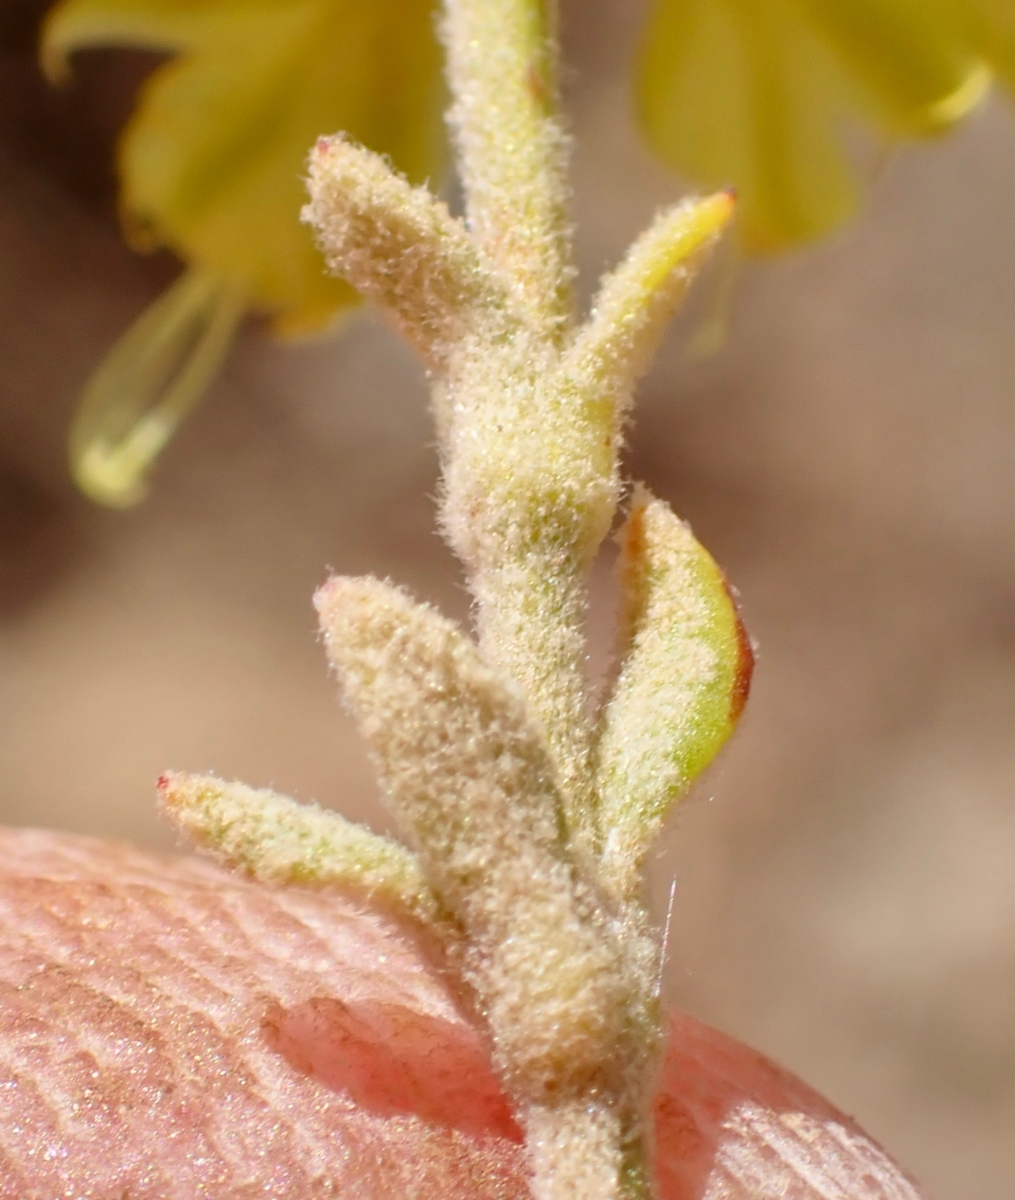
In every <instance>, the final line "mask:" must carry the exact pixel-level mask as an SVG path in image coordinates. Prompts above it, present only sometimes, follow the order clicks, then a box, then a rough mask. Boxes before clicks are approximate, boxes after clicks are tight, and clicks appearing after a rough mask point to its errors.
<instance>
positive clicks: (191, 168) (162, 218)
mask: <svg viewBox="0 0 1015 1200" xmlns="http://www.w3.org/2000/svg"><path fill="white" fill-rule="evenodd" d="M100 44H101V45H106V44H129V45H143V46H152V47H155V48H162V49H172V50H178V51H179V52H180V53H179V54H178V56H177V57H176V58H174V59H173V60H171V61H170V62H169V63H167V64H165V65H163V66H161V67H159V68H158V69H157V70H156V71H155V72H154V73H153V74H152V76H151V77H150V78H149V80H148V82H147V84H146V85H145V87H144V88H143V90H142V93H141V97H140V101H139V104H138V107H137V110H136V111H135V113H134V116H133V117H132V119H131V121H130V123H129V125H128V127H127V129H126V131H125V133H124V136H123V138H122V141H121V145H120V175H121V181H122V208H123V212H124V217H125V221H126V223H127V227H128V232H129V234H130V236H131V238H132V240H133V241H134V242H135V243H136V244H138V245H139V246H143V247H151V246H156V245H167V246H169V247H171V248H172V249H173V250H175V251H176V252H177V253H178V254H180V255H181V257H183V258H185V259H187V260H188V261H189V262H190V263H191V264H193V265H194V266H195V267H196V268H197V269H199V270H201V271H203V272H204V273H205V274H209V275H214V276H216V277H218V278H221V279H226V280H231V281H234V282H235V283H236V284H237V285H238V286H242V287H243V288H244V289H245V290H246V291H247V293H248V295H249V296H250V299H251V302H252V303H254V304H255V305H257V306H258V307H261V308H264V309H267V310H268V311H271V312H273V313H275V314H276V325H277V327H278V328H280V329H282V330H283V331H284V332H303V331H308V332H309V331H313V330H314V329H317V328H321V327H322V326H325V325H326V324H328V322H329V321H330V320H331V318H332V317H333V316H334V314H335V313H336V311H337V310H338V309H339V308H341V307H343V306H345V305H347V304H349V303H352V302H353V301H354V299H355V296H354V293H353V292H352V290H351V289H350V288H349V287H348V286H347V285H345V284H344V283H342V282H341V281H339V280H335V279H332V278H330V277H329V276H327V275H326V274H325V273H324V270H323V267H322V264H321V260H320V256H319V255H318V253H317V251H316V250H315V248H314V245H313V241H312V238H311V235H310V233H309V231H308V230H307V229H306V228H304V227H303V226H302V225H301V224H300V222H299V212H300V208H301V206H302V204H303V202H304V192H303V184H302V176H303V174H304V170H305V163H306V156H307V152H308V150H309V149H310V147H311V145H313V143H314V141H315V140H316V139H317V138H318V137H319V136H320V135H322V134H327V133H333V132H335V131H336V130H339V129H341V130H344V131H346V132H347V133H348V134H349V135H350V136H351V137H352V138H354V139H355V140H357V141H361V142H363V143H364V144H365V145H367V146H369V147H370V148H371V149H374V150H377V151H379V152H382V153H385V154H389V155H390V156H391V157H392V159H393V160H394V162H395V164H396V165H397V166H398V167H399V168H400V169H401V170H403V171H404V172H405V173H406V174H407V175H409V177H410V178H412V179H414V180H416V181H420V180H422V179H424V178H426V177H428V176H430V175H432V174H434V173H435V172H436V171H437V170H439V168H440V163H441V145H442V128H441V109H442V107H443V99H442V90H441V84H440V71H439V55H438V50H437V46H436V41H435V38H434V32H433V20H432V13H431V3H430V0H200V2H198V0H64V3H63V4H61V5H59V6H58V7H57V8H56V9H55V10H54V12H53V14H52V16H51V18H50V20H49V22H48V24H47V27H46V30H45V38H44V47H43V58H44V61H45V62H46V64H47V65H48V66H49V68H50V69H51V70H53V71H56V70H59V66H60V63H61V62H63V61H64V60H65V59H66V56H67V55H68V54H69V53H70V52H72V51H73V50H75V49H77V48H79V47H83V46H94V45H100Z"/></svg>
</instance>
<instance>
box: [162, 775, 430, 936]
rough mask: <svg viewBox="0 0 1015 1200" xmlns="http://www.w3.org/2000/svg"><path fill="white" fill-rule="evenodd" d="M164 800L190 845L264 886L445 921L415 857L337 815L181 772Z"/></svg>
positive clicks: (166, 781)
mask: <svg viewBox="0 0 1015 1200" xmlns="http://www.w3.org/2000/svg"><path fill="white" fill-rule="evenodd" d="M158 792H159V800H160V802H161V804H162V806H163V808H164V809H165V810H166V812H167V813H168V814H169V816H170V817H171V818H172V820H173V821H174V822H175V823H176V825H177V826H178V827H179V828H180V829H181V830H182V831H183V832H184V833H186V834H187V835H188V837H190V838H192V839H193V840H194V841H195V842H197V844H198V845H200V846H202V847H204V848H205V849H207V850H208V851H209V852H210V853H211V854H212V855H214V856H215V857H216V858H217V859H218V860H219V861H220V862H223V863H225V864H227V865H228V866H231V867H239V868H242V869H243V870H245V871H248V872H249V873H250V874H251V875H252V876H253V877H254V878H255V879H258V880H260V881H261V882H262V883H277V884H286V883H293V884H303V885H307V886H312V887H333V888H334V887H338V888H344V889H346V890H351V891H353V892H359V893H361V894H362V895H364V896H365V897H366V898H367V899H368V900H371V901H373V902H374V903H376V904H378V905H380V906H381V907H387V908H389V909H391V910H392V911H394V912H395V913H396V914H397V915H399V916H402V917H410V918H412V919H414V920H417V921H422V922H424V923H425V924H430V925H436V924H437V923H438V921H439V920H440V919H441V918H442V916H443V914H442V913H441V911H440V906H439V905H438V903H437V900H436V897H435V896H434V894H433V892H432V891H431V890H430V886H429V884H428V883H427V880H426V877H425V876H424V874H423V872H422V869H421V868H420V865H419V863H418V862H417V860H416V858H415V856H414V855H413V854H412V853H411V851H409V850H407V849H406V848H405V847H404V846H402V845H400V844H399V843H398V842H395V841H392V839H391V838H386V837H382V836H380V835H379V834H376V833H373V832H372V831H371V830H369V829H367V828H366V827H365V826H363V825H357V824H356V823H355V822H353V821H347V820H346V819H345V818H344V817H342V816H340V815H339V814H338V813H336V812H331V811H330V810H328V809H322V808H319V807H318V806H317V805H316V804H299V803H297V802H296V801H295V800H290V799H289V797H288V796H280V795H278V794H277V793H275V792H272V791H268V790H267V789H264V788H262V789H255V788H251V787H247V786H246V785H245V784H242V783H226V782H225V781H224V780H221V779H216V778H215V777H214V776H212V775H189V774H185V773H182V772H178V771H170V772H167V773H166V774H164V775H162V776H161V777H160V779H159V782H158Z"/></svg>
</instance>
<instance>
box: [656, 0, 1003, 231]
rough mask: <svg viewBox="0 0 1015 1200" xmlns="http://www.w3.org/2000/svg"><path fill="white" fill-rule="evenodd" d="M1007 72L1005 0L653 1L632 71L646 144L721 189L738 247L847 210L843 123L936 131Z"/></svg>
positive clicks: (851, 199) (850, 199)
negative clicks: (731, 203)
mask: <svg viewBox="0 0 1015 1200" xmlns="http://www.w3.org/2000/svg"><path fill="white" fill-rule="evenodd" d="M995 72H996V73H997V74H999V75H1000V76H1001V77H1002V78H1004V79H1006V80H1007V81H1008V82H1009V83H1013V82H1015V2H1013V0H655V3H654V7H653V9H652V13H651V16H650V19H649V24H648V28H647V30H646V36H645V39H644V43H643V48H642V57H641V64H640V73H639V81H638V91H639V107H640V112H641V117H642V121H643V124H644V127H645V129H646V132H647V134H648V137H649V139H650V141H651V143H652V145H653V147H654V149H655V150H656V151H657V152H658V153H659V154H660V156H661V157H662V158H663V159H664V160H665V161H666V162H667V163H669V164H670V165H671V166H673V167H674V168H675V169H676V170H678V171H680V172H681V173H683V174H685V175H686V176H687V177H688V178H690V179H692V180H694V181H695V182H696V183H701V184H707V185H709V186H728V185H732V186H734V187H735V188H736V189H737V193H738V198H739V200H740V205H739V213H740V220H741V227H740V228H741V234H742V237H743V239H744V242H745V244H746V245H747V246H748V248H753V249H778V248H780V247H783V246H785V245H787V244H790V243H792V242H795V241H798V240H801V239H804V238H808V237H814V236H816V235H818V234H821V233H824V232H826V231H827V230H829V229H831V228H833V227H834V226H835V225H836V224H838V223H839V222H840V221H842V220H843V219H845V218H846V217H847V216H848V215H849V214H850V213H851V212H853V210H854V209H855V207H856V204H857V199H858V186H857V181H856V176H855V172H854V169H853V167H852V165H851V163H850V160H849V156H848V152H847V150H846V148H845V146H844V139H843V135H844V133H845V132H846V131H847V130H848V128H849V123H850V121H851V120H854V121H855V120H857V119H859V120H860V121H861V122H866V123H868V124H871V125H873V126H874V127H875V128H877V129H878V130H880V131H881V133H882V135H883V136H886V137H888V138H892V139H894V138H899V137H916V136H922V135H925V134H930V133H934V132H936V131H938V130H941V129H945V128H947V127H948V126H950V125H952V124H953V123H954V122H956V121H957V120H959V119H960V118H962V117H963V116H965V115H966V114H967V113H968V112H969V111H970V110H971V109H972V108H974V107H975V106H976V105H977V104H978V103H979V102H980V100H981V99H982V98H983V97H984V95H985V94H986V92H987V90H988V88H989V86H990V81H991V78H992V74H993V73H995Z"/></svg>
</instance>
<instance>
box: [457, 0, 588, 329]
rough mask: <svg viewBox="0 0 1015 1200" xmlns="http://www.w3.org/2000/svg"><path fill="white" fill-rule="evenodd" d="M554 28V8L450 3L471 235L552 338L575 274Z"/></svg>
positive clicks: (503, 0) (536, 0)
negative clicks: (570, 240) (568, 216)
mask: <svg viewBox="0 0 1015 1200" xmlns="http://www.w3.org/2000/svg"><path fill="white" fill-rule="evenodd" d="M555 26H556V0H543V2H540V0H446V3H445V17H444V24H443V30H442V33H443V38H444V44H445V47H446V50H447V64H448V65H447V72H448V80H449V82H450V85H451V91H452V95H453V97H454V103H453V105H452V108H451V111H450V113H449V121H450V124H451V127H452V130H453V132H454V135H455V140H456V143H457V148H458V164H459V172H460V174H461V178H462V184H463V186H464V189H465V197H466V215H467V218H468V223H469V227H470V229H471V231H472V233H473V235H474V237H475V238H476V240H477V243H478V244H479V246H480V247H481V248H482V249H483V250H484V251H485V253H486V254H487V255H488V257H489V258H490V260H491V262H493V263H494V264H495V265H496V266H497V267H498V268H500V270H501V271H503V273H504V275H505V276H506V277H507V278H508V279H509V281H510V284H511V286H512V288H513V289H514V290H515V292H516V295H517V298H518V301H519V304H520V307H521V308H522V309H523V310H524V312H525V313H526V314H527V316H528V317H529V319H530V320H531V321H532V322H533V324H534V325H536V326H537V327H538V328H540V329H541V330H543V331H544V332H546V333H548V334H549V335H550V336H551V337H552V338H553V339H554V340H556V339H558V338H559V337H560V336H562V334H563V331H564V329H565V328H566V326H567V324H568V323H569V322H570V319H571V301H570V286H569V284H570V280H571V276H572V270H571V266H570V262H569V236H568V233H569V230H568V223H567V196H568V190H567V181H566V169H567V153H566V139H565V137H564V135H563V132H562V130H561V127H560V124H559V121H558V119H557V49H556V47H557V41H556V37H555V36H554V35H555Z"/></svg>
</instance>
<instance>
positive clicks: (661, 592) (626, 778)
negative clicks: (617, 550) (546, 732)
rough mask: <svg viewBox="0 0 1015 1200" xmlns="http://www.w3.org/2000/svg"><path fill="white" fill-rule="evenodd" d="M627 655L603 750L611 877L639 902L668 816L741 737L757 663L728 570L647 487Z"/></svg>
mask: <svg viewBox="0 0 1015 1200" xmlns="http://www.w3.org/2000/svg"><path fill="white" fill-rule="evenodd" d="M621 538H622V554H621V561H620V576H621V584H622V587H623V592H624V604H625V609H626V611H625V614H624V618H625V619H624V627H623V639H624V643H625V644H624V653H623V656H622V658H621V663H620V668H619V672H618V675H617V679H616V682H615V684H614V688H613V693H612V696H611V698H610V700H609V703H608V704H607V705H606V707H605V709H604V712H603V718H602V723H601V730H600V739H599V746H598V772H597V782H598V787H599V795H600V802H601V805H602V809H601V827H602V829H603V831H604V836H605V846H604V850H603V870H604V876H605V878H606V881H607V883H608V885H609V886H610V887H611V888H613V890H614V891H615V892H616V893H617V894H618V895H619V896H620V897H622V898H624V899H630V898H632V897H633V895H634V893H636V891H637V889H638V888H639V887H640V867H641V864H642V860H643V859H644V856H645V853H646V851H647V850H648V848H649V846H650V844H651V842H652V840H653V838H654V837H655V834H656V833H657V831H658V829H659V826H660V825H661V824H662V822H663V820H664V819H665V817H666V814H667V813H668V811H669V810H670V808H671V807H672V805H673V804H674V803H675V801H677V800H678V799H679V798H680V797H681V796H682V795H683V794H684V793H685V792H686V790H687V788H688V786H689V785H690V784H691V782H692V781H693V780H694V778H695V777H696V776H697V775H698V774H700V772H701V771H703V770H704V769H705V767H706V766H708V764H709V763H710V762H711V761H712V759H713V758H714V757H715V755H716V754H717V753H718V752H719V750H720V748H721V747H722V745H723V743H724V742H725V741H726V739H727V738H728V737H729V736H730V734H731V733H732V732H733V730H734V728H735V726H736V723H737V720H738V718H739V716H740V713H741V710H742V709H743V706H744V703H745V701H746V699H747V691H748V688H749V687H750V681H751V672H752V670H753V666H754V657H753V654H752V651H751V645H750V642H749V641H748V638H747V635H746V633H745V632H744V628H743V625H742V624H741V622H740V617H739V614H738V613H737V609H736V605H735V604H734V602H733V599H732V597H731V596H730V592H729V588H728V587H727V584H726V580H725V578H724V576H723V574H722V571H720V569H719V568H718V566H716V564H715V562H714V560H713V559H712V557H711V555H709V553H708V551H706V550H705V549H704V547H703V546H701V545H700V544H699V543H698V542H697V541H696V540H695V538H694V536H693V534H692V533H691V531H690V529H689V528H688V527H687V526H686V525H685V524H684V523H683V522H682V521H680V520H679V519H678V518H677V517H675V516H674V515H673V513H672V512H671V511H670V509H669V507H668V506H667V505H666V504H665V503H663V501H661V500H656V499H655V498H654V497H652V496H651V495H650V494H649V493H648V492H647V491H645V490H644V489H639V491H638V493H637V494H636V495H635V498H634V501H633V503H632V506H631V512H630V514H629V515H628V518H627V521H626V523H625V525H624V528H623V531H622V534H621Z"/></svg>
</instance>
